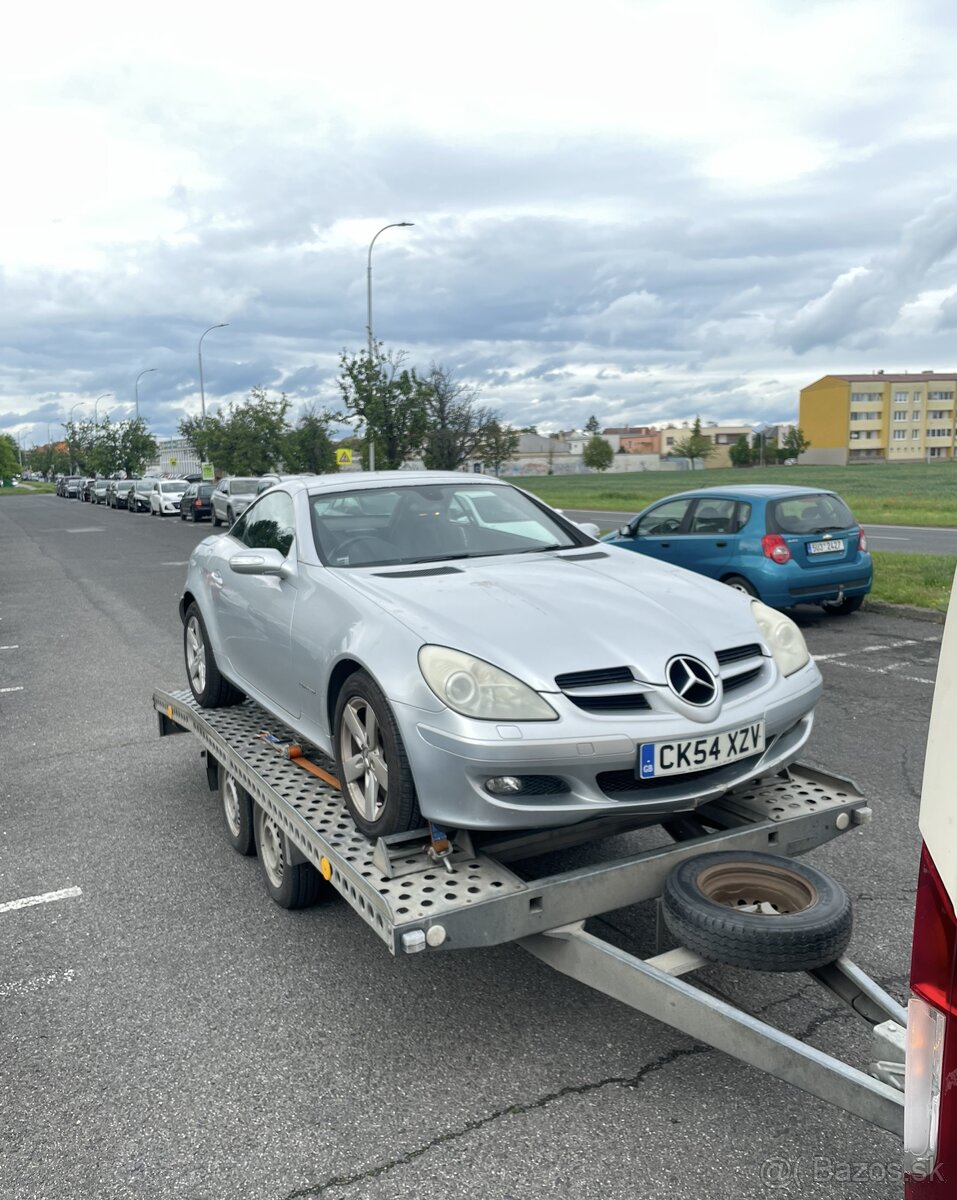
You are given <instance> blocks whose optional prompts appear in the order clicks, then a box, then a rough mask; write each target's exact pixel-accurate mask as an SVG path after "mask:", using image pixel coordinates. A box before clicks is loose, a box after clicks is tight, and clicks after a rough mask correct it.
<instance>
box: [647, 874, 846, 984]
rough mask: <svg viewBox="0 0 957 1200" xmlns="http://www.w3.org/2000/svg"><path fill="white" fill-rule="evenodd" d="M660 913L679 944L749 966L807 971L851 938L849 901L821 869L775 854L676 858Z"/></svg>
mask: <svg viewBox="0 0 957 1200" xmlns="http://www.w3.org/2000/svg"><path fill="white" fill-rule="evenodd" d="M662 913H663V916H664V920H665V924H666V925H667V927H668V930H669V932H670V933H671V934H672V936H673V937H674V938H676V939H677V941H678V942H680V943H681V945H682V946H686V947H687V948H688V949H689V950H693V951H694V952H695V953H696V954H700V955H701V957H702V958H707V959H710V960H711V961H712V962H719V963H726V964H727V965H728V966H732V967H744V968H746V969H747V970H750V971H810V970H812V969H813V968H815V967H821V966H824V964H825V963H830V962H834V960H835V959H837V958H840V956H841V955H842V954H843V953H844V951H845V950H846V949H847V946H848V943H849V942H850V940H851V931H852V926H853V915H852V912H851V901H850V897H849V896H848V894H847V892H845V890H844V889H843V887H841V885H840V884H839V883H838V882H837V881H836V880H834V879H831V878H830V877H829V876H828V875H825V874H824V872H823V871H818V870H816V869H815V868H814V867H809V866H808V865H807V864H806V863H801V862H795V861H794V860H793V859H790V858H784V857H782V856H780V855H777V854H764V853H759V852H757V851H752V850H741V851H733V850H732V851H717V852H715V853H713V854H701V855H698V856H697V857H695V858H689V859H686V860H685V861H684V862H682V863H679V864H678V865H677V866H676V867H675V868H674V869H673V870H672V871H671V873H670V874H669V875H668V877H667V879H666V880H665V887H664V892H663V893H662Z"/></svg>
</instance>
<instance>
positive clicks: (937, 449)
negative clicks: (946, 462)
mask: <svg viewBox="0 0 957 1200" xmlns="http://www.w3.org/2000/svg"><path fill="white" fill-rule="evenodd" d="M946 453H947V451H946V450H945V449H944V447H943V446H931V447H930V449H929V450H928V451H927V457H928V458H944V457H945V455H946Z"/></svg>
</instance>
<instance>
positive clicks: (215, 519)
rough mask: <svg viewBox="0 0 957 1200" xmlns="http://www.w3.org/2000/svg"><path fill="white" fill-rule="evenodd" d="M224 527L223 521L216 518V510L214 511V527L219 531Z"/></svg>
mask: <svg viewBox="0 0 957 1200" xmlns="http://www.w3.org/2000/svg"><path fill="white" fill-rule="evenodd" d="M220 525H222V521H221V520H220V519H219V517H217V516H216V509H215V508H214V509H213V526H214V527H215V528H216V529H218V528H219V527H220Z"/></svg>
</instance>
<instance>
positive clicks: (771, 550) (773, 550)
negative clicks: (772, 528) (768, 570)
mask: <svg viewBox="0 0 957 1200" xmlns="http://www.w3.org/2000/svg"><path fill="white" fill-rule="evenodd" d="M761 549H762V550H763V551H764V557H765V558H770V559H772V560H773V561H774V562H776V563H786V562H788V560H789V559H790V557H791V551H790V550H789V549H788V545H787V542H786V541H785V540H784V538H783V537H781V535H780V534H779V533H766V534H765V535H764V537H763V538H762V539H761Z"/></svg>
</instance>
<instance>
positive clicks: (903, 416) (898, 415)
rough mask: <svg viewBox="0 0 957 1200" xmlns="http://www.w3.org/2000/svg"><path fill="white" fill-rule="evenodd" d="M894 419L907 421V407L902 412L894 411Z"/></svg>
mask: <svg viewBox="0 0 957 1200" xmlns="http://www.w3.org/2000/svg"><path fill="white" fill-rule="evenodd" d="M894 420H895V421H906V420H907V409H906V408H905V409H903V410H902V411H901V412H896V413H894Z"/></svg>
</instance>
